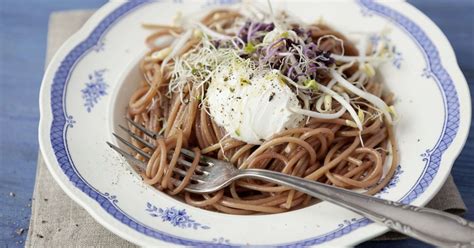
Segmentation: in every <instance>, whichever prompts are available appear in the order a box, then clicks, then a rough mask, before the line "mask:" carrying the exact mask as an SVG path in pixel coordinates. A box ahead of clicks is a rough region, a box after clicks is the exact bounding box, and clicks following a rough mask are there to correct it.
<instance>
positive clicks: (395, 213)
mask: <svg viewBox="0 0 474 248" xmlns="http://www.w3.org/2000/svg"><path fill="white" fill-rule="evenodd" d="M127 121H128V122H129V123H130V124H131V125H133V126H134V127H136V128H137V129H139V130H141V131H142V132H143V133H144V134H145V135H147V136H148V137H150V138H153V139H156V138H158V137H159V135H158V134H157V133H154V132H151V131H150V130H147V129H146V128H145V127H143V126H142V125H140V124H139V123H136V122H134V121H132V120H131V119H129V118H127ZM119 127H120V128H121V129H123V130H124V131H125V132H126V133H127V134H129V135H130V136H131V137H132V138H133V139H135V140H137V141H138V142H140V143H142V144H143V145H145V146H147V147H149V148H150V149H152V150H154V149H155V148H156V147H155V145H154V144H151V143H150V142H147V141H146V140H145V139H143V138H142V137H140V136H138V135H136V134H135V133H134V132H132V131H131V130H130V129H128V128H126V127H123V126H121V125H119ZM113 135H114V136H115V137H116V138H117V139H118V140H119V141H120V142H122V143H123V144H125V145H126V146H128V147H129V148H130V149H132V150H133V151H135V152H137V153H138V154H140V155H141V156H142V157H143V158H145V159H146V160H149V159H150V157H151V155H150V154H148V153H146V152H144V151H142V150H141V149H140V148H138V147H136V146H134V145H133V144H132V143H131V142H129V141H127V140H126V139H125V138H122V137H120V136H119V135H117V134H115V133H113ZM107 144H108V145H109V146H110V147H111V148H112V149H114V150H115V151H117V152H118V153H120V154H121V155H123V156H124V157H125V158H126V159H127V160H128V161H129V162H130V163H131V164H132V165H135V166H137V167H139V168H141V169H145V168H146V162H143V161H141V160H139V159H136V158H135V157H134V156H133V155H132V154H130V153H128V152H126V151H125V150H122V149H120V148H119V147H117V146H115V145H114V144H112V143H110V142H107ZM181 154H182V155H183V156H182V157H180V158H179V160H178V163H179V164H180V165H182V166H184V167H187V168H189V167H191V165H192V163H191V162H189V161H187V160H186V159H184V158H188V159H194V157H195V155H194V153H193V152H192V151H190V150H187V149H181ZM173 171H174V172H175V173H177V174H179V175H182V176H185V175H186V171H184V170H182V169H179V168H175V169H173ZM196 171H197V172H199V174H197V173H195V174H194V175H192V177H191V179H192V183H190V184H188V185H187V186H186V188H185V190H186V191H188V192H191V193H201V194H202V193H211V192H215V191H218V190H220V189H222V188H224V187H226V186H227V185H229V184H230V183H232V182H233V181H235V180H237V179H240V178H253V179H260V180H263V181H267V182H271V183H275V184H279V185H283V186H287V187H289V188H292V189H295V190H298V191H301V192H303V193H306V194H308V195H311V196H313V197H316V198H318V199H321V200H325V201H328V202H331V203H333V204H336V205H339V206H341V207H344V208H347V209H350V210H352V211H354V212H356V213H358V214H360V215H362V216H364V217H367V218H368V219H370V220H372V221H374V222H377V223H380V224H383V225H385V226H386V227H388V228H390V229H392V230H394V231H397V232H400V233H403V234H405V235H407V236H410V237H413V238H415V239H418V240H421V241H424V242H426V243H429V244H432V245H435V246H442V247H474V222H471V221H468V220H466V219H463V218H461V217H459V216H456V215H453V214H449V213H446V212H443V211H439V210H435V209H430V208H423V207H416V206H413V205H406V204H402V203H398V202H394V201H389V200H384V199H380V198H376V197H373V196H368V195H364V194H359V193H356V192H353V191H350V190H346V189H341V188H337V187H334V186H331V185H327V184H322V183H319V182H316V181H311V180H307V179H303V178H299V177H294V176H290V175H287V174H283V173H279V172H275V171H269V170H262V169H244V170H240V169H237V168H236V167H235V166H234V165H232V164H231V163H229V162H226V161H222V160H218V159H215V158H211V157H208V156H201V159H200V162H199V165H198V166H197V167H196ZM173 183H175V184H178V183H179V181H178V179H176V180H175V181H173Z"/></svg>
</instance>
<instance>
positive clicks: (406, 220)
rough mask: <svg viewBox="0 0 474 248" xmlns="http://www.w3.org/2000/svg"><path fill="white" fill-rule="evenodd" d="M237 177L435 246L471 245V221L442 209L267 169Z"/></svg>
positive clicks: (473, 231) (242, 172)
mask: <svg viewBox="0 0 474 248" xmlns="http://www.w3.org/2000/svg"><path fill="white" fill-rule="evenodd" d="M237 177H238V178H242V177H246V178H248V177H250V178H255V179H261V180H264V181H267V182H272V183H276V184H280V185H284V186H288V187H290V188H293V189H295V190H298V191H301V192H304V193H306V194H308V195H311V196H313V197H316V198H319V199H321V200H325V201H328V202H331V203H334V204H336V205H339V206H342V207H344V208H347V209H350V210H352V211H354V212H356V213H358V214H360V215H362V216H364V217H367V218H369V219H371V220H372V221H374V222H377V223H381V224H383V225H385V226H387V227H389V228H391V229H393V230H395V231H398V232H400V233H403V234H405V235H407V236H410V237H413V238H415V239H419V240H422V241H424V242H426V243H429V244H432V245H435V246H442V247H474V222H471V221H468V220H466V219H463V218H461V217H459V216H456V215H453V214H449V213H446V212H443V211H439V210H435V209H430V208H423V207H415V206H412V205H405V204H402V203H398V202H394V201H388V200H383V199H379V198H376V197H372V196H368V195H364V194H359V193H355V192H352V191H349V190H345V189H340V188H336V187H334V186H330V185H326V184H322V183H319V182H315V181H310V180H307V179H302V178H298V177H294V176H290V175H286V174H283V173H279V172H274V171H268V170H258V169H246V170H240V171H239V174H238V176H237Z"/></svg>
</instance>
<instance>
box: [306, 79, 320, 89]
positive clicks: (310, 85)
mask: <svg viewBox="0 0 474 248" xmlns="http://www.w3.org/2000/svg"><path fill="white" fill-rule="evenodd" d="M304 86H306V87H308V88H310V89H312V90H318V82H316V80H314V79H309V80H306V81H305V82H304Z"/></svg>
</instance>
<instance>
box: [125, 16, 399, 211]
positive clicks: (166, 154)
mask: <svg viewBox="0 0 474 248" xmlns="http://www.w3.org/2000/svg"><path fill="white" fill-rule="evenodd" d="M265 16H266V18H267V19H270V20H271V21H272V22H270V23H264V22H252V21H249V18H248V16H247V17H246V16H244V15H243V14H242V13H241V12H238V11H235V10H229V9H222V10H216V11H213V12H211V13H209V14H207V15H206V16H205V17H204V18H202V19H201V20H200V21H199V22H198V23H197V24H196V25H189V23H188V24H187V25H182V26H166V25H145V28H148V29H151V30H153V33H152V34H151V35H150V36H149V37H148V38H147V40H146V44H147V45H148V46H149V47H150V51H149V52H148V53H147V55H146V56H145V57H144V59H143V60H142V61H141V64H140V71H141V73H142V74H143V80H142V82H141V84H140V86H139V88H138V89H137V90H136V91H135V92H134V94H133V95H132V96H131V98H130V102H129V108H128V113H127V115H128V117H130V118H131V119H132V120H134V121H135V122H138V123H141V124H143V125H144V126H145V127H146V128H147V129H149V130H151V131H154V132H156V133H159V134H161V135H162V136H161V137H160V138H158V139H156V140H155V139H151V138H150V137H148V136H146V135H144V134H143V133H141V132H140V131H139V130H138V129H136V128H135V127H133V126H130V128H131V130H132V131H133V132H135V133H136V134H138V135H140V136H142V137H143V138H144V139H146V140H148V141H149V142H150V143H152V144H155V145H156V149H155V150H151V149H149V148H147V147H144V146H143V144H141V143H140V142H138V141H135V140H132V142H133V143H134V145H135V146H138V147H142V149H143V151H144V152H147V153H149V154H150V155H151V158H150V159H149V161H148V162H147V163H148V165H147V168H146V170H145V171H142V172H141V175H142V177H143V179H144V181H145V182H146V183H147V184H149V185H152V186H153V187H155V188H157V189H158V190H161V191H164V192H166V193H168V194H169V195H176V196H178V197H181V198H182V199H184V201H185V202H186V203H188V204H190V205H193V206H196V207H200V208H204V209H207V210H214V211H219V212H224V213H229V214H254V213H280V212H285V211H288V210H292V209H296V208H301V207H304V206H307V205H309V204H312V203H313V202H314V201H313V200H312V199H311V197H310V196H307V195H305V194H303V193H300V192H296V191H294V190H292V189H289V188H287V187H284V186H279V185H275V184H272V183H266V182H262V181H259V180H254V179H240V180H238V181H236V182H234V183H232V184H231V185H230V186H228V187H226V188H224V189H222V190H220V191H218V192H215V193H212V194H202V195H200V194H192V193H189V192H186V191H185V190H184V188H185V187H186V185H188V184H189V183H191V176H192V175H193V174H194V173H199V172H198V171H196V170H195V169H196V167H197V165H198V161H199V158H200V156H201V155H206V156H211V157H215V158H217V159H221V160H227V161H229V162H230V163H232V164H234V165H235V166H236V167H238V168H240V169H248V168H259V169H267V170H273V171H278V172H282V173H285V174H289V175H293V176H297V177H302V178H306V179H310V180H315V181H318V182H322V183H327V184H331V185H335V186H338V187H343V188H347V189H364V190H365V193H367V194H375V193H377V192H378V191H380V190H381V189H382V188H383V187H384V186H385V185H386V184H387V183H388V182H389V180H390V179H391V177H392V176H393V174H394V172H395V168H396V165H397V163H398V151H397V147H396V140H395V135H394V132H393V127H392V121H391V116H393V113H394V112H393V107H389V106H391V105H392V104H393V95H391V94H389V93H387V92H386V91H384V88H383V85H382V84H380V83H379V82H378V81H377V79H376V77H374V75H373V74H374V67H375V66H376V65H373V64H371V63H369V62H367V61H369V59H373V61H379V60H383V59H384V58H385V57H386V56H389V55H387V51H388V49H386V46H387V44H385V47H384V46H381V47H380V48H375V47H371V46H370V45H368V46H367V47H368V48H367V47H364V46H360V47H359V49H358V48H357V47H356V45H354V43H352V42H351V41H350V40H349V39H348V38H346V37H345V36H344V35H342V34H341V33H339V32H337V31H335V30H333V29H331V28H330V27H328V26H326V25H323V24H313V25H304V24H301V23H296V22H293V21H292V20H291V18H289V17H288V15H286V14H282V15H280V16H278V17H275V16H271V15H268V14H266V15H265ZM276 29H282V30H287V31H283V34H284V32H288V31H291V34H293V33H295V34H297V37H295V38H294V39H291V37H286V36H285V35H282V36H281V37H280V38H276V39H277V40H271V41H269V42H266V41H265V39H267V38H268V36H270V35H269V33H270V32H272V31H273V30H276ZM290 36H291V35H290ZM164 38H170V39H168V42H161V43H164V44H158V43H159V42H157V41H158V40H165V39H164ZM278 39H279V40H278ZM169 40H171V41H169ZM277 42H278V43H277ZM362 43H363V42H362ZM275 47H277V48H276V49H274V48H275ZM272 49H273V50H275V51H273V50H272ZM361 49H363V51H361ZM219 51H221V53H219V54H222V51H227V52H228V51H235V52H233V53H234V56H237V57H238V58H237V59H242V60H245V61H250V62H252V63H254V64H256V68H257V69H258V68H261V67H267V68H272V69H278V70H279V71H280V72H281V80H282V82H284V83H285V84H286V85H288V87H290V88H291V89H292V91H294V92H295V94H297V95H298V101H299V102H300V103H301V105H302V106H303V107H302V108H301V109H295V110H293V111H295V112H298V113H300V114H302V115H303V116H305V121H304V122H303V123H301V124H300V125H298V126H297V127H294V128H287V129H286V130H282V131H280V132H278V133H275V134H274V135H273V136H272V137H271V138H269V139H266V140H264V141H263V142H262V143H261V144H250V143H246V142H244V141H242V140H239V139H236V138H233V137H231V136H230V135H229V133H228V132H227V131H226V130H225V129H224V128H223V127H222V126H220V125H219V124H217V123H216V121H215V120H214V118H213V117H212V116H211V114H210V113H209V107H208V102H207V101H206V91H207V88H208V85H209V82H210V80H212V75H213V70H215V68H216V66H220V65H221V64H222V63H223V62H222V61H223V60H220V59H219V56H218V55H215V56H214V55H213V57H212V60H200V61H201V67H202V68H204V69H202V70H201V71H196V70H195V68H188V70H187V71H185V72H183V70H185V69H183V65H184V66H185V65H186V64H188V65H189V64H192V63H193V61H192V60H193V58H194V59H195V58H196V57H201V59H202V57H203V56H208V55H209V54H211V53H213V52H214V54H217V52H219ZM226 56H227V55H226ZM384 56H385V57H384ZM224 57H225V56H224ZM209 61H214V62H212V63H216V64H215V65H213V64H212V63H211V62H209ZM204 62H206V63H204ZM208 62H209V63H208ZM374 63H375V62H374ZM198 69H199V68H198ZM186 73H187V74H186ZM183 75H184V76H183ZM347 84H349V85H347ZM270 100H271V99H270ZM381 107H382V108H386V109H382V108H381ZM387 113H388V115H387ZM182 148H187V149H190V150H192V151H194V153H195V154H196V157H195V159H194V161H192V166H191V168H189V169H188V168H186V167H183V166H180V165H179V163H178V159H179V157H180V149H182ZM136 157H137V158H138V159H142V160H144V158H143V157H141V156H140V155H139V154H137V155H136ZM386 162H390V163H389V165H388V169H384V164H386ZM174 168H181V169H183V170H186V172H187V174H186V176H180V175H177V174H176V173H173V169H174ZM384 171H385V172H384ZM173 179H178V180H179V181H180V182H181V183H180V184H178V185H176V184H174V183H173V181H174V180H173Z"/></svg>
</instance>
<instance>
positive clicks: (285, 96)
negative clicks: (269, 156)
mask: <svg viewBox="0 0 474 248" xmlns="http://www.w3.org/2000/svg"><path fill="white" fill-rule="evenodd" d="M206 99H207V103H208V106H209V110H210V114H211V116H212V118H213V119H214V121H215V122H216V123H217V124H218V125H220V126H222V127H224V129H225V130H226V131H227V133H229V135H230V136H231V137H232V138H235V139H238V140H241V141H244V142H246V143H249V144H261V143H262V142H263V141H265V140H267V139H269V138H270V137H271V136H272V135H273V134H275V133H278V132H280V131H283V130H284V129H285V128H294V127H297V126H298V125H299V124H300V123H301V121H302V120H303V116H302V115H301V114H297V113H293V112H291V111H290V110H289V109H290V108H301V107H300V106H299V103H298V99H297V97H296V95H295V94H294V93H293V92H292V90H291V89H290V88H289V87H288V86H287V85H286V84H285V83H284V82H282V81H281V80H280V79H279V72H278V71H277V70H273V71H264V72H256V71H254V70H252V69H251V68H249V67H248V66H245V64H240V65H239V66H229V67H225V68H220V69H219V70H218V71H217V72H216V74H215V75H214V76H213V77H212V81H211V83H210V85H209V88H208V90H207V93H206Z"/></svg>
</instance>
